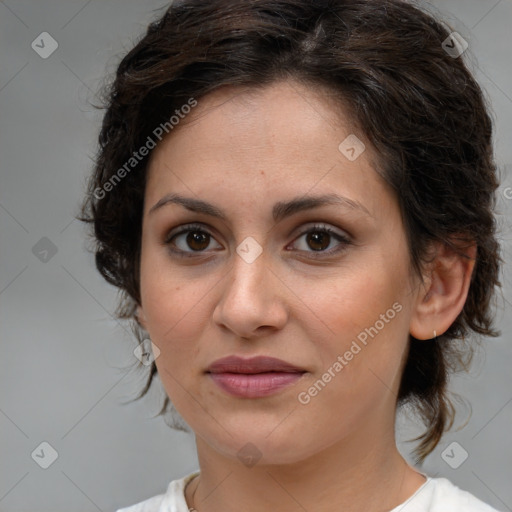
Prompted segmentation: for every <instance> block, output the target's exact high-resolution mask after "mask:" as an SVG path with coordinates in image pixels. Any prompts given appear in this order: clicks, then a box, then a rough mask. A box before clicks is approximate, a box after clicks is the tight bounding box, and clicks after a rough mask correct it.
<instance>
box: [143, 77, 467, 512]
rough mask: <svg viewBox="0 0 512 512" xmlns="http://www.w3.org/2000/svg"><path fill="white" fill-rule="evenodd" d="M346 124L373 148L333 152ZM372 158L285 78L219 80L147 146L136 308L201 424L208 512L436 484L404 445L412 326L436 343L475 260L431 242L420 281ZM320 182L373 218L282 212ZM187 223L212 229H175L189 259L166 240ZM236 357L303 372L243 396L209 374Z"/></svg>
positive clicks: (296, 505)
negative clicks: (401, 416) (252, 243)
mask: <svg viewBox="0 0 512 512" xmlns="http://www.w3.org/2000/svg"><path fill="white" fill-rule="evenodd" d="M349 134H356V135H357V137H358V138H359V139H360V140H362V141H363V142H364V143H365V145H366V150H365V151H364V152H363V153H362V154H361V155H360V156H359V157H358V158H357V159H356V160H354V161H349V160H348V159H347V158H346V157H345V156H344V155H343V154H342V153H341V152H340V150H339V149H338V146H339V144H340V142H342V141H343V140H344V139H345V138H346V137H347V136H348V135H349ZM377 161H378V159H377V155H376V153H375V152H374V150H373V148H372V147H371V145H370V143H369V142H368V141H367V140H366V139H365V136H364V134H363V133H361V132H360V130H359V129H358V128H357V127H356V126H355V125H354V124H353V123H352V122H351V120H350V118H349V117H348V116H347V115H344V114H343V112H340V109H339V105H338V104H335V103H334V102H333V100H331V99H330V98H329V97H328V96H327V95H326V94H323V95H322V96H321V95H320V94H319V90H318V89H315V90H312V89H310V88H307V87H306V86H304V85H301V84H298V83H295V82H291V81H280V82H276V83H274V84H272V85H270V86H266V87H265V88H264V89H261V90H258V91H254V90H252V91H251V90H245V89H240V88H234V87H224V88H221V89H218V90H217V91H215V92H214V93H211V94H210V95H208V96H207V97H205V98H203V99H201V100H200V101H199V104H198V106H197V107H196V108H195V109H194V110H193V111H192V112H191V113H190V114H189V115H188V116H187V118H186V119H185V120H184V121H181V122H180V125H179V126H177V127H176V128H175V129H174V130H173V132H171V133H170V135H169V136H168V137H167V138H166V139H164V140H163V141H162V143H161V144H160V145H159V146H157V148H156V149H155V150H154V151H153V154H152V158H151V161H150V165H149V168H148V181H147V185H146V191H145V201H144V214H143V232H142V252H141V277H140V279H141V304H140V306H139V308H138V312H137V315H138V319H139V322H140V323H141V325H143V326H144V327H145V328H146V329H147V331H148V332H149V334H150V336H151V339H152V341H153V343H154V344H155V345H156V346H157V347H158V348H159V349H160V351H161V353H160V355H159V357H158V358H157V359H156V365H157V369H158V372H159V375H160V378H161V380H162V383H163V386H164V388H165V390H166V392H167V394H168V395H169V397H170V399H171V401H172V402H173V404H174V405H175V407H176V409H177V410H178V411H179V413H180V414H181V415H182V417H183V418H184V419H185V421H186V422H187V423H188V425H189V426H190V427H191V428H192V429H193V431H194V433H195V437H196V443H197V451H198V459H199V465H200V471H201V474H200V476H199V477H198V478H196V479H195V480H194V481H192V483H191V484H190V485H189V486H188V487H187V489H186V493H185V494H186V499H187V501H188V503H189V505H190V503H191V498H192V494H193V493H194V504H195V508H196V509H197V510H198V511H199V512H208V511H219V510H222V511H224V512H229V511H234V510H237V511H239V510H244V511H248V512H252V511H261V510H280V511H284V512H287V511H292V510H293V511H296V510H304V509H306V510H315V511H316V512H323V511H327V510H330V511H331V510H345V511H356V510H357V511H359V510H366V511H369V512H371V511H381V512H383V511H386V510H390V509H391V508H393V507H395V506H397V505H399V504H400V503H402V502H403V501H405V500H406V499H407V498H408V497H409V496H411V495H412V494H413V493H414V492H415V491H416V490H417V489H418V488H419V487H420V486H421V485H422V484H423V483H424V481H425V479H424V477H423V476H422V475H420V474H419V473H418V472H416V471H415V470H414V469H413V468H412V467H410V466H409V465H408V464H407V463H406V461H405V460H404V459H403V458H402V456H401V455H400V453H399V452H398V450H397V448H396V444H395V434H394V424H395V411H396V397H397V393H398V386H399V383H400V376H401V371H402V367H403V362H404V356H405V350H406V348H407V343H408V336H409V334H410V333H411V334H413V335H414V336H415V337H416V338H418V339H421V340H428V339H430V338H433V337H434V334H433V331H434V330H436V331H437V334H438V335H439V334H441V333H443V332H444V331H445V330H446V329H447V328H448V327H449V326H450V325H451V323H452V322H453V321H454V319H455V318H456V316H457V315H458V313H459V312H460V311H461V309H462V307H463V305H464V301H465V299H466V296H467V291H468V287H469V280H470V276H471V272H472V269H473V265H474V261H472V260H469V259H464V258H461V257H459V256H457V255H455V254H453V253H451V252H450V251H449V250H448V249H447V248H446V247H444V246H436V247H433V250H437V257H436V259H435V260H434V261H433V263H432V264H431V265H429V266H428V268H425V272H424V275H423V277H424V280H423V282H422V281H421V279H420V276H418V275H416V274H414V273H413V271H412V269H411V265H410V261H409V250H408V246H407V241H406V237H405V232H404V227H403V224H402V221H401V216H400V211H399V207H398V202H397V200H396V197H395V196H394V194H393V192H392V190H391V189H390V188H389V187H388V186H387V185H386V183H385V182H384V181H383V180H382V178H381V177H380V176H379V175H378V174H377V172H376V171H375V165H376V162H377ZM171 192H172V193H178V194H181V195H184V196H187V197H193V198H195V199H201V200H204V201H207V202H209V203H212V204H214V205H215V206H216V207H218V208H220V209H222V210H223V211H224V212H225V215H226V220H225V221H223V220H220V219H217V218H214V217H212V216H210V215H207V214H205V213H197V212H192V211H189V210H188V209H186V208H185V207H183V206H181V205H178V204H172V203H169V204H166V205H165V206H162V207H160V208H158V209H156V210H154V211H153V212H151V213H150V209H151V208H152V207H153V206H154V205H155V204H156V203H157V202H158V201H159V200H160V199H161V198H162V197H163V196H165V195H166V194H168V193H171ZM325 193H336V194H338V195H341V196H345V197H347V198H350V199H351V200H353V201H357V202H358V203H360V204H361V205H363V207H364V209H365V210H367V212H365V211H364V210H363V209H355V208H349V207H345V206H341V205H327V206H322V207H320V208H315V209H311V210H307V211H302V212H299V213H296V214H294V215H292V216H290V217H287V218H285V219H283V220H281V221H280V222H277V223H276V222H275V221H274V220H273V218H272V215H271V211H272V207H273V206H274V204H275V203H277V202H279V201H287V200H290V199H292V198H295V197H297V196H303V195H305V194H310V195H317V194H318V195H320V194H325ZM188 223H199V224H201V228H202V230H203V231H206V232H207V233H210V235H211V236H210V237H208V235H206V239H205V241H204V243H203V244H202V245H201V243H196V244H195V245H194V243H193V241H192V245H191V244H187V238H186V237H187V234H186V233H185V234H184V235H181V236H179V237H178V238H175V239H174V246H173V247H174V248H175V249H177V250H178V249H181V250H182V251H187V252H188V253H189V254H192V257H191V258H179V257H177V256H175V255H173V253H172V252H170V244H171V245H172V242H171V243H170V244H169V243H168V244H166V239H168V237H169V234H172V233H176V232H177V231H179V230H178V229H176V228H178V227H180V226H184V225H186V224H188ZM314 224H321V226H322V227H328V228H331V229H333V230H334V231H335V232H336V233H338V234H340V235H342V236H345V237H347V238H348V240H349V243H343V242H340V241H338V240H337V239H336V238H335V237H334V236H332V237H329V236H327V238H326V239H324V241H323V242H322V243H320V244H319V243H318V242H317V245H315V243H314V241H311V240H309V239H308V235H307V233H306V234H304V233H305V232H307V231H308V230H310V229H311V228H312V227H313V225H314ZM316 232H317V231H314V233H316ZM249 236H251V237H253V238H254V239H255V240H256V241H257V242H258V244H259V245H260V246H261V248H262V253H261V254H260V255H259V256H258V257H257V258H256V259H255V260H254V261H253V262H252V263H247V262H246V261H245V260H244V259H243V258H242V257H240V256H239V254H238V253H237V252H236V248H237V247H238V246H240V244H241V243H242V241H244V240H245V239H246V238H247V237H249ZM308 240H309V241H308ZM324 242H325V243H324ZM322 244H323V245H322ZM318 245H321V246H322V247H323V249H322V251H323V252H322V251H315V250H314V249H315V248H317V247H318ZM198 247H199V249H201V248H203V249H202V252H201V251H200V250H199V251H198V250H197V248H198ZM204 247H205V248H204ZM337 248H338V249H341V250H340V251H339V252H337V253H336V252H331V254H330V255H329V254H327V255H326V254H325V253H326V252H329V251H330V250H335V249H337ZM194 249H195V252H194ZM474 251H475V249H474V248H473V249H472V250H470V251H468V255H470V256H474V255H475V252H474ZM315 255H317V256H319V257H318V258H317V259H314V256H315ZM394 303H398V304H399V305H401V310H400V312H399V313H397V314H396V315H395V316H394V318H393V319H391V320H389V321H388V322H386V323H385V326H384V327H383V328H382V329H380V330H379V332H378V334H377V335H376V336H374V337H373V338H369V340H368V343H367V345H366V346H363V347H362V350H361V351H360V352H359V353H358V354H357V355H354V357H353V359H352V360H351V361H349V362H348V364H347V365H346V366H344V368H343V370H342V371H340V372H339V373H337V374H336V377H334V378H332V380H331V381H330V382H329V383H328V384H327V385H326V386H325V387H324V388H323V389H322V390H321V391H320V392H319V393H318V394H317V395H316V396H314V397H312V398H311V400H310V402H309V403H307V404H305V405H304V404H301V403H300V402H299V401H298V399H297V395H298V393H300V392H301V391H305V390H306V391H307V390H308V389H309V388H310V387H311V386H312V385H313V384H314V383H315V382H316V381H318V379H321V377H322V374H324V372H326V371H327V370H328V368H329V367H332V365H333V363H334V362H335V361H336V360H337V357H338V356H339V355H343V354H344V353H345V352H346V351H347V350H349V348H350V346H351V344H352V342H353V341H354V340H356V339H357V335H358V334H359V333H361V332H362V331H364V329H365V328H368V327H370V326H374V325H375V323H376V321H377V320H379V318H382V317H381V316H380V315H382V314H385V313H386V311H387V310H389V309H390V308H392V305H393V304H394ZM425 342H426V343H428V341H425ZM232 354H236V355H239V356H242V357H251V356H256V355H270V356H273V357H277V358H280V359H283V360H285V361H288V362H290V363H292V364H294V365H296V366H299V367H301V368H304V369H305V370H306V373H305V374H304V375H303V377H302V378H301V379H300V381H299V382H297V383H295V384H293V385H292V386H289V387H287V388H285V389H283V390H281V391H279V392H278V393H276V394H274V395H271V396H269V397H266V398H258V399H248V398H238V397H233V396H231V395H228V394H226V393H225V392H224V391H223V390H221V389H220V388H219V387H218V386H217V385H215V384H214V383H213V382H212V380H211V378H210V377H209V376H208V375H207V374H205V370H206V369H207V368H208V366H209V365H210V364H211V363H212V362H213V361H215V360H217V359H219V358H222V357H225V356H228V355H232ZM247 443H252V444H253V445H254V446H255V447H256V448H257V450H258V453H259V454H261V458H260V460H259V461H258V462H257V464H256V465H254V466H252V467H248V466H246V465H244V464H243V463H242V461H241V460H239V458H238V457H237V452H238V451H239V450H240V449H241V448H242V447H244V446H245V445H246V444H247ZM368 489H371V490H372V491H371V492H368Z"/></svg>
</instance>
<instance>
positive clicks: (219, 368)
mask: <svg viewBox="0 0 512 512" xmlns="http://www.w3.org/2000/svg"><path fill="white" fill-rule="evenodd" d="M305 371H306V370H304V369H303V368H299V367H297V366H294V365H293V364H290V363H287V362H286V361H282V360H281V359H276V358H275V357H268V356H257V357H251V358H249V359H244V358H242V357H238V356H228V357H224V358H222V359H218V360H217V361H215V362H214V363H212V364H211V365H210V366H209V367H208V370H207V372H208V373H249V374H250V373H267V372H290V373H291V372H300V373H303V372H305Z"/></svg>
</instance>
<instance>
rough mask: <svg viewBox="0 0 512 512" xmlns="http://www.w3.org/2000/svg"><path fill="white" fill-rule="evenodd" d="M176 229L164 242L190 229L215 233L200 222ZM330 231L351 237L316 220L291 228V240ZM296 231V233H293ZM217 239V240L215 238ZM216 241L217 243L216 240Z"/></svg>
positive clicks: (345, 237)
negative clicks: (315, 232) (311, 232)
mask: <svg viewBox="0 0 512 512" xmlns="http://www.w3.org/2000/svg"><path fill="white" fill-rule="evenodd" d="M176 229H177V231H176V232H175V233H174V230H171V232H170V233H169V234H167V236H166V237H165V243H166V244H167V243H170V241H171V240H172V239H173V238H175V237H177V236H179V235H182V234H184V233H188V232H190V231H194V230H196V231H203V232H205V233H207V234H209V235H210V236H211V237H213V238H215V235H214V233H212V231H215V230H213V229H212V228H210V227H209V226H208V227H207V226H205V225H204V224H202V223H190V224H184V225H182V226H180V227H179V228H176ZM315 230H317V231H322V230H323V231H330V234H331V235H333V236H335V237H339V239H341V240H342V241H345V242H347V241H350V240H351V239H352V237H351V235H350V234H348V233H347V232H346V231H344V230H342V232H341V233H340V232H339V230H340V228H337V227H334V226H331V225H330V224H328V223H326V222H321V221H316V222H311V223H307V225H306V226H303V227H301V228H298V233H296V231H297V229H295V230H293V233H294V235H293V236H294V238H293V240H292V242H294V241H295V240H296V239H297V238H298V237H300V236H303V235H305V234H306V233H309V232H310V231H315ZM295 233H296V234H295ZM216 241H217V240H216ZM217 243H219V242H218V241H217ZM199 252H201V251H198V253H199Z"/></svg>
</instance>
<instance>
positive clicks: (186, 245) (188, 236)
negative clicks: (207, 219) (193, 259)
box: [165, 225, 222, 256]
mask: <svg viewBox="0 0 512 512" xmlns="http://www.w3.org/2000/svg"><path fill="white" fill-rule="evenodd" d="M212 242H215V243H216V244H217V245H216V246H213V247H211V245H212ZM165 244H166V245H168V246H169V249H170V250H171V252H173V253H175V254H183V255H185V256H193V255H194V253H202V252H205V251H206V250H207V249H208V250H209V249H218V248H222V246H221V245H219V244H218V243H217V242H216V241H215V239H214V238H213V236H212V235H211V234H210V233H209V232H208V231H206V230H205V229H203V228H202V227H201V226H195V225H192V226H190V225H189V226H185V227H184V228H183V229H182V230H181V231H179V232H178V233H171V234H170V235H169V236H168V237H167V239H166V240H165Z"/></svg>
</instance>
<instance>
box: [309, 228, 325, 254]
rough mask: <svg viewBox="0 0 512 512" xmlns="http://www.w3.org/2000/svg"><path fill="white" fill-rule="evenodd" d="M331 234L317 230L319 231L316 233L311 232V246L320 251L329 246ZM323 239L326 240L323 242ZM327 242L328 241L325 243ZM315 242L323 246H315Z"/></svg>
mask: <svg viewBox="0 0 512 512" xmlns="http://www.w3.org/2000/svg"><path fill="white" fill-rule="evenodd" d="M329 236H330V235H329V234H328V233H321V232H317V233H314V234H311V233H310V234H309V235H308V243H310V245H311V248H312V249H313V250H315V251H320V250H322V249H325V248H326V247H328V246H329ZM322 241H323V242H324V243H323V244H322ZM325 242H327V243H325ZM315 244H319V245H320V246H321V247H319V248H318V247H315V246H314V245H315Z"/></svg>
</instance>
